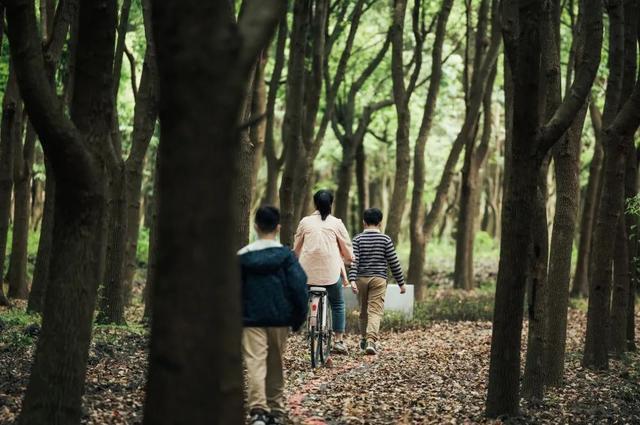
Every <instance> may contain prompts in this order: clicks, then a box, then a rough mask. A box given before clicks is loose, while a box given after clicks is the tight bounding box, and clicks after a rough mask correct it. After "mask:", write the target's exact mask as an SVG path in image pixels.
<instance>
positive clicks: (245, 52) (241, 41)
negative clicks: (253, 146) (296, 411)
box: [144, 0, 284, 425]
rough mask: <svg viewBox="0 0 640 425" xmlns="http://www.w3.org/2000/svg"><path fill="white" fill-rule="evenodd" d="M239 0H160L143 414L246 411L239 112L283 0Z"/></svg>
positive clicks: (213, 417) (153, 419) (236, 414)
mask: <svg viewBox="0 0 640 425" xmlns="http://www.w3.org/2000/svg"><path fill="white" fill-rule="evenodd" d="M232 6H233V5H232V4H231V3H230V2H214V3H211V4H209V5H208V7H206V8H203V7H202V2H201V1H199V0H187V1H185V0H179V1H178V0H155V1H153V2H152V12H153V20H152V22H153V30H154V40H155V41H156V43H157V44H156V45H157V49H156V51H157V59H158V75H159V86H158V87H159V93H160V97H159V101H160V103H159V111H160V122H161V123H162V129H161V142H160V146H159V148H160V151H159V155H160V158H161V159H162V161H160V170H159V171H160V175H159V178H160V180H159V186H160V187H159V194H158V195H159V206H158V208H159V209H158V246H157V255H158V263H157V264H158V267H157V269H156V273H155V278H154V286H153V288H152V299H153V301H152V304H153V312H152V315H153V316H152V322H151V347H150V354H149V376H148V384H147V398H146V403H145V409H144V423H145V424H154V425H159V424H175V423H189V424H202V423H212V424H239V423H242V422H243V420H244V412H243V409H242V401H243V395H242V360H241V356H240V334H241V330H242V328H241V326H242V322H241V316H242V312H241V304H240V283H239V282H238V280H239V276H238V270H237V268H236V267H229V265H230V264H235V261H236V254H235V249H234V247H235V245H236V242H237V240H236V236H237V227H236V226H237V224H238V222H237V217H236V216H235V211H236V202H237V191H238V186H237V183H238V177H237V174H238V171H239V170H238V169H237V168H238V167H240V166H242V165H243V164H238V163H237V160H238V158H239V152H238V146H239V123H240V116H241V115H240V113H241V107H242V101H243V96H244V94H245V91H246V82H247V78H248V77H249V72H250V69H251V67H252V65H253V64H254V63H255V61H256V59H257V56H258V54H259V52H260V51H262V49H264V48H265V47H266V45H267V42H268V40H269V39H270V37H271V34H272V32H273V30H275V27H276V25H277V23H278V18H279V17H280V16H281V8H282V7H284V4H283V2H281V1H276V0H272V1H267V2H265V1H264V0H263V1H247V2H245V6H244V8H243V11H242V13H241V17H240V20H239V23H238V24H235V16H234V11H233V7H232ZM176 49H177V50H176ZM176 51H180V52H181V54H180V55H176V54H175V52H176ZM211 58H216V59H217V60H215V61H211ZM176 111H180V113H176ZM165 158H167V159H168V160H167V161H164V159H165ZM230 165H231V169H230ZM221 170H227V172H221ZM203 185H206V187H207V190H206V191H203V190H201V188H202V187H204V186H203ZM185 211H189V214H190V216H189V220H184V212H185ZM178 293H179V294H180V295H179V296H178ZM222 299H224V302H223V303H221V304H220V305H219V306H218V308H211V306H212V303H215V302H217V301H220V300H222ZM211 335H216V337H215V338H211Z"/></svg>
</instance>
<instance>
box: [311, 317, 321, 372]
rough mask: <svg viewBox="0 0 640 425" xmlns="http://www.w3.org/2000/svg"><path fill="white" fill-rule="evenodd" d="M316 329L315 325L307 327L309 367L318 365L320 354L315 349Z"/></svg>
mask: <svg viewBox="0 0 640 425" xmlns="http://www.w3.org/2000/svg"><path fill="white" fill-rule="evenodd" d="M317 335H318V331H317V330H316V327H315V326H311V327H310V329H309V348H310V354H311V367H312V368H316V367H318V366H319V365H320V356H319V355H318V349H317V344H316V342H317V337H318V336H317Z"/></svg>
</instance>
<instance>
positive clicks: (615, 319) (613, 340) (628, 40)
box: [609, 0, 638, 357]
mask: <svg viewBox="0 0 640 425" xmlns="http://www.w3.org/2000/svg"><path fill="white" fill-rule="evenodd" d="M637 43H638V4H637V2H635V1H632V0H625V2H624V71H623V82H622V95H621V102H624V101H626V100H627V98H628V94H629V93H630V92H631V90H633V86H634V85H635V84H636V72H637V58H638V55H637V53H638V49H637ZM634 133H635V132H634ZM623 143H624V144H625V145H626V149H627V156H630V157H633V158H634V159H635V156H636V155H635V153H636V152H635V140H634V137H633V136H630V137H629V138H625V139H624V140H623ZM628 164H629V160H627V159H626V158H625V165H624V168H625V181H624V183H622V184H623V186H624V190H623V195H622V204H621V206H620V207H621V214H620V219H619V220H620V222H619V223H618V229H617V234H616V242H615V252H614V255H613V262H614V278H613V291H612V302H611V319H610V320H611V322H610V323H611V331H610V334H609V350H610V351H612V352H613V354H614V355H615V356H617V357H620V356H622V354H623V353H624V352H626V351H627V329H626V328H627V323H628V318H627V313H628V309H629V295H630V294H629V287H630V281H631V267H630V266H631V264H632V263H631V262H630V261H629V260H630V257H629V250H630V239H629V233H628V232H629V231H633V227H632V226H631V225H630V223H627V217H626V214H625V204H626V202H625V198H626V197H627V192H630V193H629V194H630V195H631V196H633V192H634V189H633V185H634V184H635V179H636V177H637V176H636V173H635V172H634V170H633V168H630V167H629V165H628ZM627 170H628V171H629V172H630V173H631V175H629V176H627ZM632 182H633V183H632ZM629 219H630V220H631V219H632V217H629Z"/></svg>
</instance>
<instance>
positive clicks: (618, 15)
mask: <svg viewBox="0 0 640 425" xmlns="http://www.w3.org/2000/svg"><path fill="white" fill-rule="evenodd" d="M607 10H608V13H609V21H610V24H609V28H610V30H609V31H610V36H609V38H610V41H609V78H608V82H607V91H606V99H605V106H604V111H603V129H604V130H603V133H602V135H601V137H602V145H603V147H604V169H603V181H602V192H601V195H600V202H599V205H598V209H597V216H596V224H595V234H594V238H593V248H592V255H591V260H592V264H591V267H592V270H591V276H590V280H591V281H590V284H589V309H588V313H587V336H586V341H585V348H584V357H583V359H582V363H583V365H584V366H585V367H588V368H593V369H607V368H608V367H609V356H608V342H609V337H608V335H609V331H610V323H609V315H610V303H611V276H612V272H613V270H612V266H613V252H614V249H615V235H616V230H617V229H618V221H619V217H620V213H621V209H622V204H623V202H624V169H625V155H626V149H625V148H626V143H624V141H623V140H622V139H621V137H620V132H626V131H628V130H630V128H624V127H626V126H624V127H622V128H619V127H618V125H619V120H618V116H620V115H622V114H618V111H619V109H620V98H621V95H622V85H623V72H624V59H625V52H624V8H623V2H622V0H617V1H611V2H609V4H608V6H607ZM634 93H635V92H634ZM630 124H633V131H634V132H635V128H636V127H637V124H635V123H630ZM616 127H618V128H616Z"/></svg>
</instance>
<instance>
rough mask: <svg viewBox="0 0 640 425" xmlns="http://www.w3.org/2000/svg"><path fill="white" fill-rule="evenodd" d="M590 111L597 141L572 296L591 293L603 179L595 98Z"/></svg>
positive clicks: (583, 212)
mask: <svg viewBox="0 0 640 425" xmlns="http://www.w3.org/2000/svg"><path fill="white" fill-rule="evenodd" d="M589 111H590V116H591V123H592V125H593V132H594V134H595V143H594V145H593V157H592V159H591V164H590V165H589V180H588V182H587V189H586V193H585V199H584V205H583V207H582V217H581V220H580V238H579V242H578V260H577V263H576V271H575V274H574V277H573V285H572V287H571V296H572V297H578V296H582V297H586V296H587V295H588V294H589V265H590V264H591V261H590V259H591V249H592V240H593V228H594V221H595V214H596V208H597V206H598V200H599V198H600V197H599V194H600V189H601V181H602V162H603V159H604V151H603V150H602V138H601V137H600V135H601V134H602V114H601V113H600V111H599V110H598V106H597V105H595V104H594V102H593V100H592V101H591V102H590V103H589Z"/></svg>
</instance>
